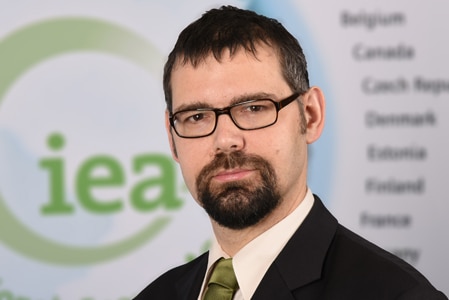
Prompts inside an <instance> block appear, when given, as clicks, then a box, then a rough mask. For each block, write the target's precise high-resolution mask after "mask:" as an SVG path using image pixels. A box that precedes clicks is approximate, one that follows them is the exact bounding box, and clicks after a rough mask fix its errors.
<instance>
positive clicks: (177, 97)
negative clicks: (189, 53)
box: [171, 45, 290, 111]
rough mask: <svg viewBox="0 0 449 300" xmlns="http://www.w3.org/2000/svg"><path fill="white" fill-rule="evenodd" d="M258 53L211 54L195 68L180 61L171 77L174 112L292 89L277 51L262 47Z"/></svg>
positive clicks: (219, 105)
mask: <svg viewBox="0 0 449 300" xmlns="http://www.w3.org/2000/svg"><path fill="white" fill-rule="evenodd" d="M256 50H257V52H256V55H254V54H253V53H251V52H247V51H245V50H243V49H240V50H238V51H236V52H235V53H234V54H233V55H232V56H231V55H230V53H229V51H227V50H225V51H224V52H223V54H222V56H221V58H220V59H219V60H217V59H216V58H215V57H214V56H213V55H212V54H211V55H209V56H207V57H206V58H205V59H204V60H201V61H200V62H199V63H198V65H195V66H193V65H192V64H191V63H189V62H187V63H185V64H183V63H180V62H178V64H177V65H176V66H175V68H174V69H173V72H172V78H171V85H172V97H173V98H172V99H173V111H177V110H179V109H182V107H184V106H190V105H192V104H195V103H204V104H205V105H207V106H209V107H224V106H227V105H229V104H230V103H232V102H234V101H235V99H238V98H245V97H246V98H247V97H248V96H250V95H259V94H265V95H282V93H283V90H285V89H288V90H290V89H289V87H288V84H287V82H286V81H285V79H284V77H283V75H282V71H281V67H280V62H279V59H278V55H277V54H276V51H275V50H273V49H272V48H271V47H268V46H262V45H260V46H258V47H257V49H256Z"/></svg>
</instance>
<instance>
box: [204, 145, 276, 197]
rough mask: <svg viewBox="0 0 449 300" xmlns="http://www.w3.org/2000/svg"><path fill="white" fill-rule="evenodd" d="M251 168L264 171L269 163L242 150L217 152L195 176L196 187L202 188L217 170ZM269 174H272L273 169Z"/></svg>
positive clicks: (268, 167)
mask: <svg viewBox="0 0 449 300" xmlns="http://www.w3.org/2000/svg"><path fill="white" fill-rule="evenodd" d="M241 167H245V168H252V169H258V170H260V171H261V172H262V173H266V171H267V169H270V165H269V163H268V162H267V161H266V160H265V159H264V158H262V157H261V156H258V155H255V154H245V153H243V152H242V151H234V152H230V153H218V154H217V155H215V157H214V159H213V160H212V161H211V162H210V163H209V164H207V165H206V166H204V167H203V169H202V170H201V171H200V173H199V174H198V177H197V188H198V189H199V190H202V189H203V188H204V187H205V186H206V185H207V184H208V182H209V181H210V179H211V176H213V175H214V173H216V172H217V171H219V170H229V169H233V168H241ZM270 171H271V174H272V175H274V171H272V170H271V169H270Z"/></svg>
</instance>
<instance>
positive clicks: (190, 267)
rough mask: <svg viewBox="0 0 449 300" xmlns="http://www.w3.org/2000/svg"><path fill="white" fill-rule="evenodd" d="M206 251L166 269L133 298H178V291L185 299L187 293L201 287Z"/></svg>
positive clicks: (135, 299) (137, 299) (139, 299)
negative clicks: (188, 260) (184, 262)
mask: <svg viewBox="0 0 449 300" xmlns="http://www.w3.org/2000/svg"><path fill="white" fill-rule="evenodd" d="M207 257H208V252H206V253H203V254H202V255H201V256H199V257H197V258H196V259H194V260H192V261H190V262H188V263H186V264H184V265H181V266H178V267H175V268H173V269H171V270H168V271H167V272H165V273H164V274H162V275H161V276H159V277H158V278H157V279H156V280H154V281H153V282H151V283H150V284H149V285H148V286H147V287H146V288H145V289H144V290H143V291H141V292H140V293H139V294H138V295H137V296H136V297H135V298H134V300H143V299H179V298H180V295H179V293H182V295H183V296H185V298H186V299H187V296H188V294H189V293H192V292H193V293H196V291H198V293H199V289H200V288H201V284H202V281H203V276H204V274H205V272H206V267H207Z"/></svg>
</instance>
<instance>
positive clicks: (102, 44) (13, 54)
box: [0, 18, 171, 265]
mask: <svg viewBox="0 0 449 300" xmlns="http://www.w3.org/2000/svg"><path fill="white" fill-rule="evenodd" d="M77 51H95V52H102V53H108V54H112V55H115V56H119V57H123V58H125V59H127V60H129V61H131V62H133V63H135V64H137V65H139V66H141V67H143V68H145V69H146V70H147V71H149V72H151V73H153V74H159V71H160V62H161V61H162V57H163V56H162V55H161V54H160V53H159V52H158V51H157V50H156V49H155V48H154V47H153V46H152V45H151V44H149V43H148V42H147V41H146V40H144V39H143V38H142V37H139V36H137V35H136V34H135V33H133V32H131V31H129V30H127V29H125V28H122V27H120V26H117V25H115V24H111V23H106V22H103V21H99V20H93V19H86V18H61V19H52V20H48V21H44V22H40V23H36V24H32V25H31V26H28V27H25V28H23V29H21V30H18V31H16V32H14V33H13V34H11V35H9V36H8V37H6V38H5V39H3V40H2V41H0V70H1V72H0V104H1V102H2V99H3V98H4V96H5V94H6V92H7V91H8V89H9V88H10V87H11V86H12V85H13V84H14V82H15V81H16V80H17V79H18V78H19V77H20V76H21V75H22V74H23V73H24V72H26V71H27V70H29V69H31V68H32V67H33V66H34V65H36V64H37V63H39V62H42V61H44V60H46V59H49V58H51V57H53V56H56V55H60V54H63V53H67V52H77ZM49 143H50V144H51V145H52V146H53V147H56V148H58V147H61V146H62V144H61V143H62V141H60V140H58V139H56V138H55V139H54V140H51V141H49ZM170 220H171V219H170V217H167V216H165V217H164V216H163V217H158V218H156V219H154V220H152V222H150V223H149V224H148V225H147V226H146V227H144V228H143V229H140V231H138V232H137V233H135V234H133V235H132V236H130V237H127V238H125V239H123V240H121V241H118V242H115V243H111V244H107V245H102V246H96V247H77V246H68V245H64V244H61V243H58V242H55V241H52V240H50V239H48V238H46V237H43V236H41V235H39V234H37V233H36V232H34V231H33V230H31V229H30V228H28V227H27V226H25V225H24V224H23V223H22V222H21V221H20V220H18V219H17V218H16V217H15V215H14V214H13V213H12V212H11V211H10V210H9V208H8V206H7V205H6V203H5V201H4V199H3V198H2V195H1V193H0V240H1V241H2V242H3V243H5V244H6V245H7V246H9V247H10V248H11V249H13V250H15V251H17V252H19V253H21V254H23V255H26V256H28V257H31V258H34V259H37V260H40V261H45V262H50V263H56V264H66V265H79V264H90V263H98V262H101V261H106V260H110V259H113V258H116V257H118V256H121V255H123V254H125V253H127V252H129V251H131V250H133V249H135V248H137V247H139V246H141V245H143V244H144V243H146V242H148V241H149V240H151V239H152V238H153V237H155V236H156V235H157V234H159V233H160V232H161V230H163V229H164V228H165V227H166V226H167V225H168V223H169V222H170Z"/></svg>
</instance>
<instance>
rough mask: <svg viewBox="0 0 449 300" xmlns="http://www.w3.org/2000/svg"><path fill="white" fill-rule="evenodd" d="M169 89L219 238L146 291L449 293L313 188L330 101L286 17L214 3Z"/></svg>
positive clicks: (173, 117)
mask: <svg viewBox="0 0 449 300" xmlns="http://www.w3.org/2000/svg"><path fill="white" fill-rule="evenodd" d="M164 89H165V97H166V102H167V111H166V128H167V133H168V136H169V141H170V146H171V149H172V153H173V157H174V159H175V160H176V161H177V162H178V163H179V165H180V167H181V170H182V174H183V177H184V180H185V182H186V185H187V187H188V189H189V191H190V192H191V193H192V196H193V198H194V199H195V200H196V201H197V202H198V204H199V205H200V206H202V207H203V208H204V209H205V210H206V212H207V213H208V215H209V216H210V220H211V223H212V228H213V232H214V238H215V239H214V242H213V245H212V247H211V250H210V251H209V252H207V253H205V254H203V255H202V256H200V257H198V258H197V259H195V260H193V261H192V262H190V263H187V264H186V265H183V266H180V267H178V268H175V269H173V270H171V271H168V272H167V273H165V274H164V275H162V276H161V277H159V278H158V279H157V280H156V281H154V282H153V283H151V284H150V285H149V286H148V287H147V288H146V289H145V290H144V291H142V292H141V293H140V294H139V295H138V296H137V297H136V299H304V300H305V299H357V300H359V299H376V300H379V299H427V300H428V299H447V298H446V297H445V296H444V295H443V294H442V293H440V292H438V291H437V290H435V289H434V288H433V287H432V285H431V284H430V283H429V282H428V281H427V280H426V279H425V278H424V277H423V276H422V275H421V274H420V273H419V272H418V271H416V270H415V269H413V268H412V267H411V266H410V265H408V264H406V263H405V262H404V261H402V260H400V259H398V258H396V257H394V256H393V255H391V254H389V253H387V252H385V251H383V250H381V249H380V248H378V247H376V246H374V245H373V244H371V243H369V242H367V241H365V240H363V239H362V238H360V237H358V236H357V235H355V234H354V233H352V232H350V231H348V230H347V229H345V228H344V227H343V226H341V225H339V224H338V222H337V220H336V219H335V218H334V217H333V216H332V215H331V214H330V213H329V212H328V211H327V210H326V209H325V207H324V206H323V204H322V202H321V200H320V199H319V198H318V197H317V196H314V195H313V194H312V193H311V191H310V189H308V187H307V145H308V144H310V143H313V142H314V141H316V140H317V139H318V138H319V136H320V134H321V132H322V130H323V126H324V119H325V101H324V96H323V93H322V92H321V90H320V89H319V88H317V87H309V82H308V74H307V69H306V61H305V58H304V54H303V52H302V49H301V47H300V45H299V44H298V42H297V40H296V39H295V38H294V37H293V36H292V35H291V34H290V33H288V32H287V31H286V30H285V29H284V27H283V26H282V25H281V24H279V23H278V22H277V21H275V20H272V19H268V18H266V17H263V16H260V15H257V14H255V13H254V12H251V11H246V10H240V9H237V8H234V7H229V6H226V7H221V8H220V9H213V10H210V11H209V12H207V13H206V14H204V15H203V16H202V17H201V18H200V19H199V20H197V21H196V22H194V23H192V24H191V25H189V26H188V27H187V28H186V29H184V31H183V32H182V33H181V34H180V36H179V38H178V41H177V43H176V45H175V47H174V49H173V51H172V52H171V54H170V55H169V58H168V61H167V63H166V66H165V73H164ZM222 258H224V259H222ZM227 258H232V260H229V259H227ZM223 270H226V272H225V271H223ZM223 273H225V275H223ZM217 274H218V275H217ZM221 277H224V280H225V281H227V282H226V283H221V282H220V280H221ZM223 286H226V287H223ZM226 288H227V290H226ZM215 291H218V293H220V292H222V291H223V293H227V294H228V298H224V296H217V295H216V294H214V295H212V296H210V295H209V294H211V293H215ZM219 297H220V298H219ZM221 297H223V298H221Z"/></svg>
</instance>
